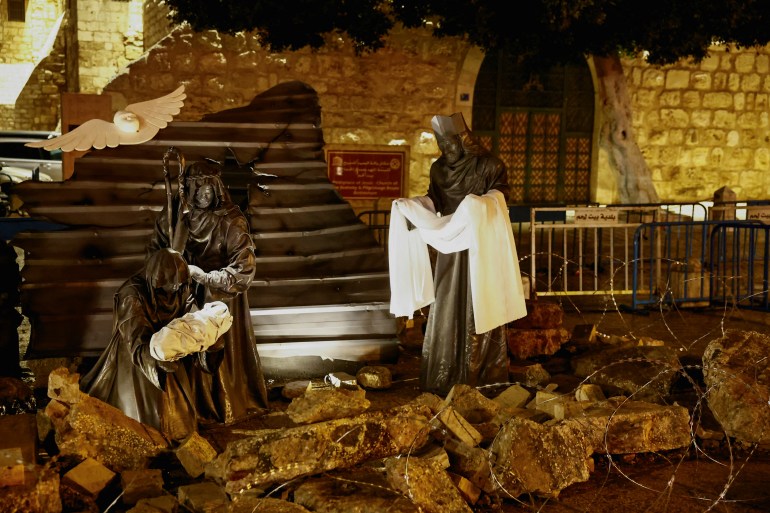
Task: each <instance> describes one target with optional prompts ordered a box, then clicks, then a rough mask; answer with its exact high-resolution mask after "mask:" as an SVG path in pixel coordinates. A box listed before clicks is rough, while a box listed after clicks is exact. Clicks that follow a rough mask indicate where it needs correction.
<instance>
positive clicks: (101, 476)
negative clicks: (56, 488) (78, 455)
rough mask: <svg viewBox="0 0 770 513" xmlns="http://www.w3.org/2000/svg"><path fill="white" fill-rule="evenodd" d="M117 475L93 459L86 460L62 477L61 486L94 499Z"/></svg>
mask: <svg viewBox="0 0 770 513" xmlns="http://www.w3.org/2000/svg"><path fill="white" fill-rule="evenodd" d="M116 475H117V474H115V472H113V471H112V470H110V469H108V468H107V467H105V466H104V465H102V464H101V463H100V462H98V461H96V460H95V459H93V458H86V459H84V460H83V461H82V462H80V463H79V464H78V465H76V466H75V467H74V468H72V469H71V470H69V471H68V472H67V473H66V474H64V476H62V484H65V485H67V486H69V487H71V488H74V489H75V490H76V491H78V492H80V493H82V494H84V495H86V496H87V497H90V498H92V499H96V498H97V497H99V494H100V493H102V490H104V489H105V488H107V486H109V485H110V483H112V482H113V481H114V480H115V477H116Z"/></svg>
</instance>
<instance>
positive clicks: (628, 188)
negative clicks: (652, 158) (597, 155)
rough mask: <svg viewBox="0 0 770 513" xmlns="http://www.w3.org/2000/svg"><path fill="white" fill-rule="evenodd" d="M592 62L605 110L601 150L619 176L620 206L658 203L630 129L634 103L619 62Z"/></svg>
mask: <svg viewBox="0 0 770 513" xmlns="http://www.w3.org/2000/svg"><path fill="white" fill-rule="evenodd" d="M593 59H594V64H595V67H596V75H597V78H598V82H599V92H600V95H601V98H602V110H603V115H602V124H601V127H600V130H599V147H600V148H602V149H603V150H605V151H606V152H607V155H608V158H609V163H610V166H611V167H612V169H613V170H614V171H615V173H616V175H617V179H618V195H619V200H620V203H626V204H629V203H658V202H659V201H660V199H659V198H658V193H657V192H656V191H655V186H654V185H653V183H652V173H651V172H650V168H649V167H648V166H647V162H645V160H644V156H643V155H642V152H641V150H640V149H639V146H638V145H637V144H636V138H635V136H634V129H633V127H632V126H631V101H630V99H629V97H628V88H627V87H626V77H625V75H624V74H623V67H622V66H621V64H620V58H619V57H618V56H617V55H616V56H612V57H597V56H594V58H593Z"/></svg>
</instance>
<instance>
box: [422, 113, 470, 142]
mask: <svg viewBox="0 0 770 513" xmlns="http://www.w3.org/2000/svg"><path fill="white" fill-rule="evenodd" d="M430 124H431V126H432V127H433V132H434V133H435V134H436V135H438V136H441V137H450V136H453V135H460V134H462V133H464V132H468V125H466V124H465V118H464V117H463V114H462V112H455V113H454V114H452V115H451V116H433V119H431V122H430Z"/></svg>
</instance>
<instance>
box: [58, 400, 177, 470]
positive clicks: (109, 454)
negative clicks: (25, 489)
mask: <svg viewBox="0 0 770 513" xmlns="http://www.w3.org/2000/svg"><path fill="white" fill-rule="evenodd" d="M45 413H46V415H48V417H49V418H50V419H51V422H52V423H53V426H54V430H55V432H56V444H57V446H58V448H59V451H60V452H61V453H62V454H65V455H67V454H70V455H75V456H79V457H81V458H94V459H96V460H98V461H100V462H101V463H103V464H104V465H106V466H107V467H109V468H110V469H112V470H114V471H116V472H123V471H124V470H137V469H141V468H147V467H148V465H149V459H150V458H152V457H154V456H157V455H158V454H160V453H161V452H163V451H165V450H167V449H168V446H169V443H168V441H167V440H166V439H165V438H164V437H163V435H162V434H161V433H160V432H159V431H158V430H157V429H155V428H153V427H151V426H148V425H146V424H142V423H140V422H137V421H135V420H134V419H132V418H130V417H127V416H126V415H125V414H124V413H123V412H122V411H120V410H119V409H117V408H115V407H113V406H111V405H109V404H107V403H105V402H103V401H100V400H98V399H96V398H93V397H90V396H84V397H83V398H82V400H81V401H80V402H78V403H77V404H74V405H68V404H66V403H62V402H60V401H57V400H51V401H50V402H49V403H48V405H47V406H46V408H45Z"/></svg>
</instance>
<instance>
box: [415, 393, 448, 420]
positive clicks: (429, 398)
mask: <svg viewBox="0 0 770 513" xmlns="http://www.w3.org/2000/svg"><path fill="white" fill-rule="evenodd" d="M411 404H415V405H425V406H427V407H428V408H429V409H430V411H431V413H432V415H436V414H438V412H440V411H441V408H442V405H443V404H444V400H443V399H442V398H441V397H439V396H437V395H436V394H432V393H430V392H423V393H421V394H420V395H418V396H417V397H415V398H414V399H413V400H412V401H411Z"/></svg>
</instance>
